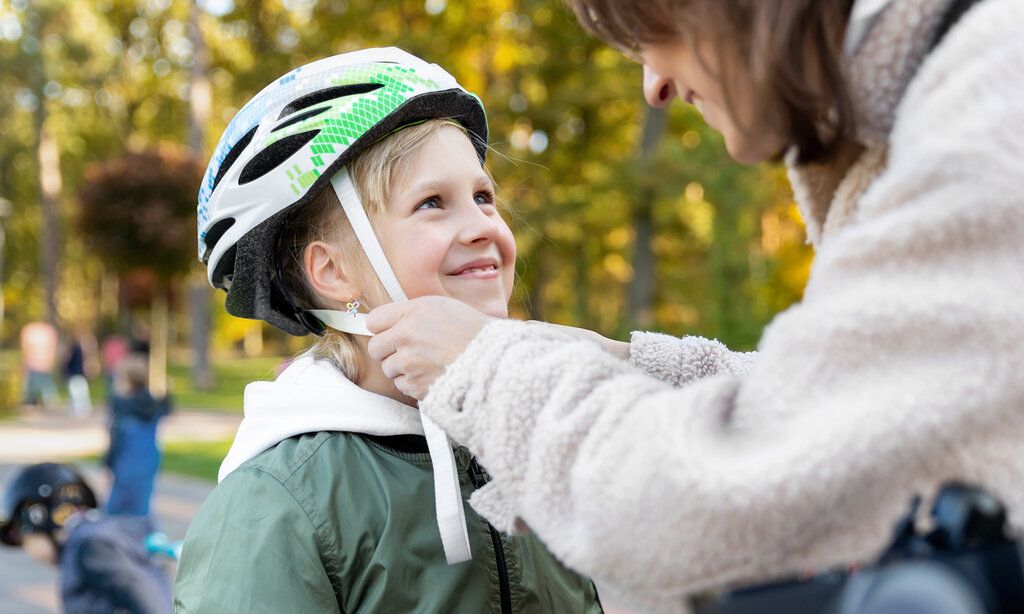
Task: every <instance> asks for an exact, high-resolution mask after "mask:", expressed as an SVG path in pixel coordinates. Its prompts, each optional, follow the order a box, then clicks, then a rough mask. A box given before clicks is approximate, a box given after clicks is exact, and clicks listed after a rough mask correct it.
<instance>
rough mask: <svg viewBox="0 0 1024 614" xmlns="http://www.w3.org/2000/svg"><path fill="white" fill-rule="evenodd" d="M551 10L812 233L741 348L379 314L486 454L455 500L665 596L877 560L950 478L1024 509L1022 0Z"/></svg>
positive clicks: (677, 597) (763, 1)
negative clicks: (788, 201)
mask: <svg viewBox="0 0 1024 614" xmlns="http://www.w3.org/2000/svg"><path fill="white" fill-rule="evenodd" d="M570 4H571V5H572V6H573V8H574V9H575V11H576V14H577V16H578V18H579V19H580V21H581V22H582V23H583V24H584V25H585V26H586V27H588V28H589V29H591V30H592V31H594V32H596V33H597V34H599V35H600V36H602V37H604V38H606V39H607V40H609V41H611V42H612V43H614V44H615V45H616V46H618V47H620V48H622V49H624V50H627V51H628V52H629V53H631V54H633V55H634V56H636V57H638V58H639V59H640V60H641V61H642V62H643V64H644V71H645V79H644V91H645V93H646V96H647V98H648V100H649V101H650V102H651V103H652V104H656V105H664V104H668V102H669V101H671V100H673V99H674V98H677V97H678V98H680V99H683V100H685V101H686V102H688V103H692V104H695V105H697V106H698V108H701V109H703V113H704V115H705V118H706V119H707V121H708V123H709V124H710V125H711V126H713V127H715V128H716V129H718V130H720V131H721V132H722V133H723V135H724V137H725V142H726V145H727V147H728V149H729V151H730V153H731V154H732V155H733V157H735V158H736V159H738V160H742V161H746V162H755V161H761V160H765V159H769V158H774V157H777V156H780V155H783V156H784V157H785V160H786V162H787V164H788V166H789V170H790V177H791V180H792V184H793V188H794V192H795V196H796V200H797V203H798V205H799V207H800V209H801V212H802V214H803V217H804V221H805V223H806V226H807V233H808V237H809V239H810V241H811V242H812V243H813V244H814V246H815V249H816V251H817V254H816V259H815V262H814V268H813V270H812V271H811V275H810V280H809V281H808V284H807V288H806V291H805V293H804V297H803V300H802V301H801V303H800V304H798V305H795V306H793V307H792V308H790V309H788V310H787V311H785V312H784V313H782V314H780V315H779V316H778V317H777V318H776V319H775V321H774V322H772V324H771V325H770V326H769V327H768V328H767V329H766V330H765V333H764V336H763V337H762V339H761V341H760V344H759V347H758V350H759V351H758V352H757V353H756V354H744V353H737V352H732V351H730V350H728V349H727V348H726V347H724V346H723V345H722V344H720V343H718V342H716V341H713V340H709V339H702V338H697V337H683V338H677V337H671V336H668V335H663V334H657V333H646V332H637V333H634V334H633V337H632V341H631V343H629V344H626V343H621V342H615V341H610V340H607V339H603V338H601V337H599V336H597V335H595V334H593V333H587V332H585V331H572V330H568V331H567V330H566V329H562V330H557V329H554V328H553V327H550V326H538V325H531V324H527V323H522V322H513V321H507V320H503V321H495V320H493V319H489V318H487V317H486V316H485V315H483V314H480V313H477V312H475V311H474V310H472V309H470V308H468V307H466V306H464V305H459V304H457V303H455V302H454V301H450V300H446V299H442V298H438V297H429V298H427V299H418V300H415V301H410V302H409V303H405V304H402V305H385V306H382V307H379V308H377V309H376V310H375V311H374V313H373V314H371V317H370V320H369V322H368V324H369V326H370V328H371V330H373V331H374V332H375V333H378V334H377V335H376V336H375V337H373V339H372V341H371V343H370V351H371V355H372V356H374V357H375V358H377V359H379V360H382V361H383V362H382V366H383V368H384V371H385V373H388V374H389V375H392V376H394V377H395V378H396V379H395V381H396V383H398V384H399V388H400V389H401V390H403V391H405V392H406V393H408V394H412V395H414V396H416V397H417V398H421V399H423V401H422V402H421V403H420V410H421V411H422V412H423V413H425V414H427V415H428V416H430V417H432V418H434V419H435V420H437V422H438V423H439V424H440V425H441V426H443V427H444V428H446V429H447V430H448V431H449V432H450V433H451V435H452V436H453V437H455V438H457V439H458V440H459V441H461V442H463V443H464V444H465V445H467V446H468V447H469V448H470V449H471V450H473V451H474V452H476V453H478V454H479V455H480V458H481V459H482V461H483V462H484V464H485V465H486V466H487V468H488V470H489V471H491V472H492V475H493V476H494V481H493V482H492V483H491V486H490V488H489V489H488V490H487V491H486V492H480V493H478V495H477V496H476V497H475V499H474V505H475V506H477V508H478V509H486V510H488V511H489V514H488V518H490V519H492V521H494V522H496V523H497V526H499V528H505V529H508V530H512V529H515V528H516V527H522V526H527V525H528V526H529V527H530V529H531V530H532V531H534V532H536V534H537V535H539V536H540V537H541V538H542V539H543V540H545V543H546V544H548V546H549V547H550V548H551V549H552V551H554V552H555V553H557V554H558V555H559V556H560V557H562V558H563V559H564V560H565V561H566V562H567V563H568V564H570V565H571V566H573V567H574V568H577V569H581V570H583V571H585V572H586V573H589V574H592V575H593V576H594V577H595V578H598V579H600V580H602V581H607V582H608V583H609V584H612V585H614V587H618V588H621V589H625V590H626V591H628V592H629V593H631V594H632V595H634V596H635V597H636V598H638V599H639V598H646V599H648V600H649V601H651V602H652V605H656V606H658V607H661V608H664V609H668V610H672V609H678V608H680V607H682V606H683V604H684V601H685V597H686V595H688V594H690V593H693V592H696V591H701V590H705V589H709V588H712V587H717V586H721V585H722V584H726V583H731V584H735V583H743V582H750V581H753V580H757V579H765V578H770V577H773V576H781V575H786V574H791V573H798V572H802V571H806V570H809V569H810V570H814V569H820V568H826V567H829V566H832V565H837V564H844V563H848V562H852V561H862V560H866V559H869V558H872V557H874V556H875V555H877V553H878V552H879V551H880V549H881V548H883V547H884V546H885V545H886V543H887V542H888V540H889V539H890V536H891V527H892V525H893V523H894V522H895V519H896V518H897V517H899V516H900V515H902V514H903V513H904V510H905V509H906V506H907V503H908V501H909V500H910V498H911V497H912V496H913V495H914V494H915V493H920V494H922V495H926V496H927V495H930V494H932V493H934V492H936V490H937V486H938V485H940V484H942V483H943V482H945V481H947V480H950V479H959V480H964V481H968V482H971V483H973V484H976V485H979V486H981V487H983V488H985V489H986V490H988V491H990V492H991V493H992V494H994V495H996V496H997V497H998V498H999V499H1001V500H1002V501H1003V502H1005V503H1006V506H1007V509H1008V512H1009V520H1010V522H1011V524H1012V526H1013V527H1014V528H1015V529H1016V530H1018V531H1019V530H1021V529H1024V488H1021V485H1022V484H1024V454H1021V449H1022V446H1024V411H1022V407H1024V378H1022V377H1021V375H1020V374H1021V372H1022V371H1024V293H1022V292H1021V288H1024V266H1022V263H1024V248H1022V246H1024V191H1022V190H1021V186H1024V105H1022V104H1021V101H1020V93H1021V92H1022V91H1024V36H1022V33H1024V32H1022V29H1024V2H1020V0H981V1H979V2H974V3H973V4H974V6H970V5H971V4H972V2H971V1H970V0H892V1H885V0H882V1H878V0H858V1H857V2H852V1H851V0H570ZM581 337H582V339H581ZM588 340H589V342H588ZM594 342H596V343H594ZM602 349H604V350H605V351H602ZM428 391H429V392H428ZM549 485H551V487H550V488H548V487H547V486H549ZM638 502H642V504H640V503H638Z"/></svg>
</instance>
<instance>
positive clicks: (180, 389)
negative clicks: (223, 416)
mask: <svg viewBox="0 0 1024 614" xmlns="http://www.w3.org/2000/svg"><path fill="white" fill-rule="evenodd" d="M283 362H284V359H283V358H278V357H273V356H268V357H260V358H225V359H221V360H215V361H214V364H213V371H214V381H215V382H216V386H215V387H214V388H213V389H212V390H196V389H195V388H193V387H192V384H191V381H190V378H189V368H190V366H191V365H189V364H186V363H183V362H180V361H172V362H171V364H170V365H169V366H168V369H167V375H168V378H169V381H170V382H171V383H170V390H171V393H172V394H173V395H174V405H175V407H178V408H181V409H201V410H209V411H223V412H228V413H241V412H242V392H243V391H244V390H245V386H246V384H249V383H250V382H254V381H257V380H271V379H274V375H275V372H276V369H277V368H278V367H279V366H280V365H281V363H283Z"/></svg>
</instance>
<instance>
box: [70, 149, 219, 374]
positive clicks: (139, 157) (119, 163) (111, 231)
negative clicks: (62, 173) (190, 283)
mask: <svg viewBox="0 0 1024 614" xmlns="http://www.w3.org/2000/svg"><path fill="white" fill-rule="evenodd" d="M202 174H203V168H202V167H201V166H200V165H199V163H198V162H197V161H196V159H195V157H194V156H192V155H191V154H190V153H189V152H187V151H183V150H180V149H177V148H173V147H166V146H165V147H162V148H160V149H150V150H147V151H143V152H139V153H130V154H127V155H124V156H121V157H119V158H115V159H113V160H110V161H108V162H106V163H104V164H99V165H96V166H93V167H91V168H89V169H88V170H87V171H86V174H85V180H84V181H83V183H82V186H81V187H80V188H79V192H78V200H79V204H80V206H81V210H80V212H79V218H78V222H79V229H80V230H81V232H82V234H83V235H84V238H85V241H86V244H87V245H88V246H89V247H91V248H92V249H93V250H94V251H95V253H96V254H97V255H99V256H100V257H101V258H102V259H103V260H104V261H105V262H106V263H108V264H109V265H110V266H112V267H113V268H114V269H115V270H117V271H118V272H120V273H122V274H124V273H128V272H130V271H133V270H138V269H143V270H146V271H150V272H152V274H153V275H154V276H155V277H156V280H157V282H158V284H157V287H156V289H155V291H154V293H153V303H152V310H151V313H150V317H151V323H150V329H151V332H152V340H151V343H152V347H151V351H150V368H151V379H150V381H151V385H152V386H153V388H154V389H155V392H156V393H162V392H165V391H166V360H167V327H168V297H169V291H170V288H171V282H172V281H175V280H177V279H179V278H180V277H181V276H183V275H184V274H185V273H187V272H188V270H189V268H190V266H191V263H192V260H193V259H194V257H195V252H194V249H195V238H194V236H195V225H194V221H193V212H194V210H195V193H196V190H197V187H198V186H199V182H200V181H201V179H202Z"/></svg>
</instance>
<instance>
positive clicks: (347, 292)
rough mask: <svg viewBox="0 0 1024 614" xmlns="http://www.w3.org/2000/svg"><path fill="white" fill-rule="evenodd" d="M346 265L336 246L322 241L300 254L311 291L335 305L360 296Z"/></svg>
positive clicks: (309, 246) (340, 251)
mask: <svg viewBox="0 0 1024 614" xmlns="http://www.w3.org/2000/svg"><path fill="white" fill-rule="evenodd" d="M348 264H349V263H348V262H347V260H346V259H345V256H344V254H343V252H342V250H341V249H340V248H339V247H338V246H336V245H331V244H329V243H324V242H323V241H313V242H312V243H310V244H309V245H307V246H306V249H305V250H303V252H302V268H303V270H304V271H305V273H306V279H308V280H309V283H310V285H311V286H312V287H313V290H314V291H315V292H316V293H317V294H318V295H320V296H321V297H323V298H325V299H327V300H330V301H334V302H336V303H344V302H346V301H351V300H352V299H353V298H358V297H359V296H360V292H359V287H358V286H357V285H356V283H355V282H354V280H353V277H352V276H351V275H350V274H349V272H348V271H346V266H347V265H348Z"/></svg>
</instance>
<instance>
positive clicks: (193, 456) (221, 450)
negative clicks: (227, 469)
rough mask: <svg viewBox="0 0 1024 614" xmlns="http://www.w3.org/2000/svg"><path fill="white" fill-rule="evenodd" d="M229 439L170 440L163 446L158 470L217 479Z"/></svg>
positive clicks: (214, 480)
mask: <svg viewBox="0 0 1024 614" xmlns="http://www.w3.org/2000/svg"><path fill="white" fill-rule="evenodd" d="M230 447H231V440H230V439H225V440H221V441H171V442H168V443H167V445H165V446H164V449H163V458H162V459H161V461H160V471H161V472H164V473H177V474H179V475H189V476H192V477H197V478H202V479H204V480H207V481H210V482H216V481H217V471H218V470H219V469H220V463H221V461H223V460H224V457H225V456H227V453H228V449H229V448H230Z"/></svg>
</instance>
